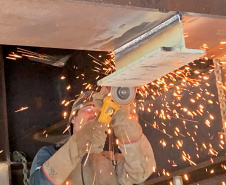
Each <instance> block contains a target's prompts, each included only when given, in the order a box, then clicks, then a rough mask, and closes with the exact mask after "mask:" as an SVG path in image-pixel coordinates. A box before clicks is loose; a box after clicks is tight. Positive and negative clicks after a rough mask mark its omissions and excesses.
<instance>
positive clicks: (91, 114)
mask: <svg viewBox="0 0 226 185" xmlns="http://www.w3.org/2000/svg"><path fill="white" fill-rule="evenodd" d="M107 94H108V90H107V89H106V88H102V89H101V91H100V92H96V93H93V92H89V91H88V92H84V93H83V94H82V95H80V97H79V98H78V99H76V101H75V102H74V104H73V106H72V110H71V114H70V117H69V126H70V129H69V130H70V133H71V136H70V138H69V139H68V141H67V142H66V143H65V144H63V146H62V147H60V148H59V149H58V148H56V147H54V146H47V147H43V148H41V149H40V150H39V152H38V153H37V154H36V156H35V158H34V161H33V163H32V167H31V170H30V178H29V184H30V185H52V184H56V185H60V184H68V185H70V184H73V185H108V184H109V185H133V184H139V183H141V182H144V181H145V180H146V179H147V178H148V177H149V176H150V174H151V173H152V172H153V170H154V168H155V166H156V163H155V158H154V153H153V150H152V147H151V145H150V143H149V141H148V140H147V138H146V136H145V135H144V134H143V131H142V128H141V126H140V124H139V123H138V117H137V114H136V113H135V111H132V110H133V108H134V107H133V106H132V105H133V104H130V105H124V106H121V107H120V108H119V109H118V110H117V112H116V113H115V114H114V115H113V117H112V120H111V126H112V128H113V131H114V134H115V136H116V137H117V138H118V141H119V144H118V148H119V149H120V152H119V153H113V151H104V150H103V148H104V145H105V141H106V137H107V135H106V130H107V129H108V128H107V125H106V124H105V123H102V122H98V121H97V118H96V117H97V116H98V114H99V112H100V108H101V107H102V104H103V99H104V98H105V97H106V96H107Z"/></svg>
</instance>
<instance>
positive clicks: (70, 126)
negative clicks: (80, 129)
mask: <svg viewBox="0 0 226 185" xmlns="http://www.w3.org/2000/svg"><path fill="white" fill-rule="evenodd" d="M70 127H71V126H70V125H69V126H67V128H66V129H65V130H64V131H63V134H64V133H65V132H66V131H67V130H68V129H69V128H70Z"/></svg>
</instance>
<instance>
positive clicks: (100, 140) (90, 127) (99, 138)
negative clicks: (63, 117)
mask: <svg viewBox="0 0 226 185" xmlns="http://www.w3.org/2000/svg"><path fill="white" fill-rule="evenodd" d="M106 130H107V126H106V125H105V124H104V123H100V122H98V121H93V122H89V123H87V124H85V125H84V126H83V127H82V128H81V130H79V131H78V132H76V134H75V135H72V140H73V141H74V142H76V143H77V146H78V152H79V156H80V157H83V156H84V154H85V153H87V152H90V153H100V152H102V151H103V148H104V144H105V141H106V137H107V135H106V134H105V131H106ZM89 150H90V151H89Z"/></svg>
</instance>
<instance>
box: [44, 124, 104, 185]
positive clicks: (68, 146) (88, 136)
mask: <svg viewBox="0 0 226 185" xmlns="http://www.w3.org/2000/svg"><path fill="white" fill-rule="evenodd" d="M106 129H107V127H106V125H105V124H104V123H100V122H97V121H94V122H89V123H87V124H86V125H84V126H83V127H82V128H81V129H80V130H79V131H78V132H76V134H74V135H72V136H71V137H70V139H69V140H68V141H67V142H66V143H65V144H64V145H63V146H62V147H61V148H60V149H59V150H58V151H57V152H56V153H55V154H54V155H53V156H52V157H51V158H50V159H49V160H47V161H46V162H45V163H44V164H43V166H42V170H43V172H44V174H45V175H46V177H47V178H48V179H49V180H50V181H51V182H52V183H53V184H57V185H58V184H59V185H60V184H62V183H63V182H64V181H65V180H66V178H67V177H68V176H69V174H70V173H71V172H72V170H73V169H74V168H75V167H76V165H77V164H78V163H80V162H81V159H82V157H83V156H84V155H85V154H86V153H88V152H90V153H100V152H101V151H103V147H104V144H105V140H106V134H105V130H106Z"/></svg>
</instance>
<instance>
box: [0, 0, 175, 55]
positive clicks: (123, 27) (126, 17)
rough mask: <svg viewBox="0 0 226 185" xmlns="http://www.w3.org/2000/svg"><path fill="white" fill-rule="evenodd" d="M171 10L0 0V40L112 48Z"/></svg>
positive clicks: (39, 44) (40, 44)
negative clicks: (164, 11) (165, 11)
mask: <svg viewBox="0 0 226 185" xmlns="http://www.w3.org/2000/svg"><path fill="white" fill-rule="evenodd" d="M172 14H174V13H172V12H171V13H170V12H169V13H161V12H159V11H148V10H142V9H134V8H132V9H129V8H126V9H125V8H123V7H120V6H105V5H103V4H98V5H96V4H88V3H84V2H83V3H82V2H79V1H76V2H72V1H50V0H40V1H31V0H21V1H15V0H9V1H0V44H9V45H27V46H41V47H53V48H68V49H85V50H104V51H111V50H113V49H115V48H117V47H119V46H121V45H122V44H124V43H126V42H128V41H129V40H130V39H132V38H134V37H136V36H138V35H139V34H141V33H143V32H146V31H147V30H149V29H151V28H152V27H154V26H156V25H158V24H159V23H160V22H162V21H163V20H165V19H166V18H167V17H169V16H170V15H172Z"/></svg>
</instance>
